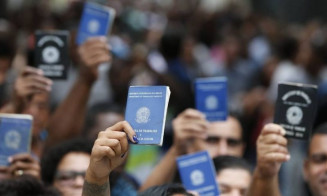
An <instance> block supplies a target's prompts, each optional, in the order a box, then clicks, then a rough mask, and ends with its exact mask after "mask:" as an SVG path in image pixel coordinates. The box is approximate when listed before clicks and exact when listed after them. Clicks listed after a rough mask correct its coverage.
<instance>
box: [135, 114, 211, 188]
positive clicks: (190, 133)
mask: <svg viewBox="0 0 327 196" xmlns="http://www.w3.org/2000/svg"><path fill="white" fill-rule="evenodd" d="M207 128H208V122H207V121H206V120H205V116H204V115H203V114H202V113H201V112H199V111H197V110H194V109H187V110H185V111H184V112H182V113H181V114H180V115H178V116H177V117H176V118H175V119H174V121H173V130H174V143H173V145H172V147H171V148H170V149H169V150H168V152H167V153H166V155H165V156H164V157H163V159H162V160H161V161H160V162H159V163H158V165H157V166H156V167H155V168H154V170H153V171H152V172H151V174H150V176H149V177H148V178H147V180H146V181H145V182H144V184H143V185H142V186H141V188H140V191H144V190H146V189H148V188H150V187H152V186H156V185H161V184H164V183H168V182H171V181H172V180H173V178H174V176H175V174H176V169H177V165H176V158H177V157H178V156H180V155H183V154H185V153H186V148H187V145H188V144H189V143H190V141H191V140H192V139H194V138H200V139H205V138H206V137H207V136H206V130H207Z"/></svg>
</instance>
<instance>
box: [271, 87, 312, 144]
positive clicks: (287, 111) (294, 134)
mask: <svg viewBox="0 0 327 196" xmlns="http://www.w3.org/2000/svg"><path fill="white" fill-rule="evenodd" d="M316 110H317V86H315V85H308V84H299V83H280V84H278V96H277V100H276V105H275V116H274V123H276V124H279V125H281V126H282V127H283V128H284V129H285V130H286V137H288V138H296V139H302V140H308V139H309V137H310V135H311V130H312V127H313V123H314V119H315V115H316Z"/></svg>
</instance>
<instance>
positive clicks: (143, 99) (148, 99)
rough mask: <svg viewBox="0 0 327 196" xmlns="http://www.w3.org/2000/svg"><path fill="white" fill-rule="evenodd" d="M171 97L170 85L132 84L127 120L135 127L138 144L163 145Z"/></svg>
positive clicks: (129, 93) (127, 106) (128, 98)
mask: <svg viewBox="0 0 327 196" xmlns="http://www.w3.org/2000/svg"><path fill="white" fill-rule="evenodd" d="M169 97H170V90H169V87H168V86H130V87H129V90H128V97H127V105H126V111H125V120H126V121H127V122H129V124H130V125H131V126H132V128H133V129H134V131H135V133H136V135H137V138H138V140H139V143H138V144H149V145H159V146H161V145H162V142H163V136H164V128H165V122H166V113H167V107H168V102H169Z"/></svg>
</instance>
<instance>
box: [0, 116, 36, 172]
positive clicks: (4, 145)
mask: <svg viewBox="0 0 327 196" xmlns="http://www.w3.org/2000/svg"><path fill="white" fill-rule="evenodd" d="M32 124H33V118H32V116H31V115H26V114H0V166H8V165H9V162H8V157H10V156H12V155H15V154H19V153H29V152H30V148H31V147H30V146H31V135H32V134H31V132H32Z"/></svg>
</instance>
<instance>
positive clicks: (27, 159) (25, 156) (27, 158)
mask: <svg viewBox="0 0 327 196" xmlns="http://www.w3.org/2000/svg"><path fill="white" fill-rule="evenodd" d="M16 161H25V162H37V161H36V160H35V159H34V158H33V157H32V156H31V155H30V154H27V153H22V154H16V155H13V156H11V157H9V162H10V163H14V162H16Z"/></svg>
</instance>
